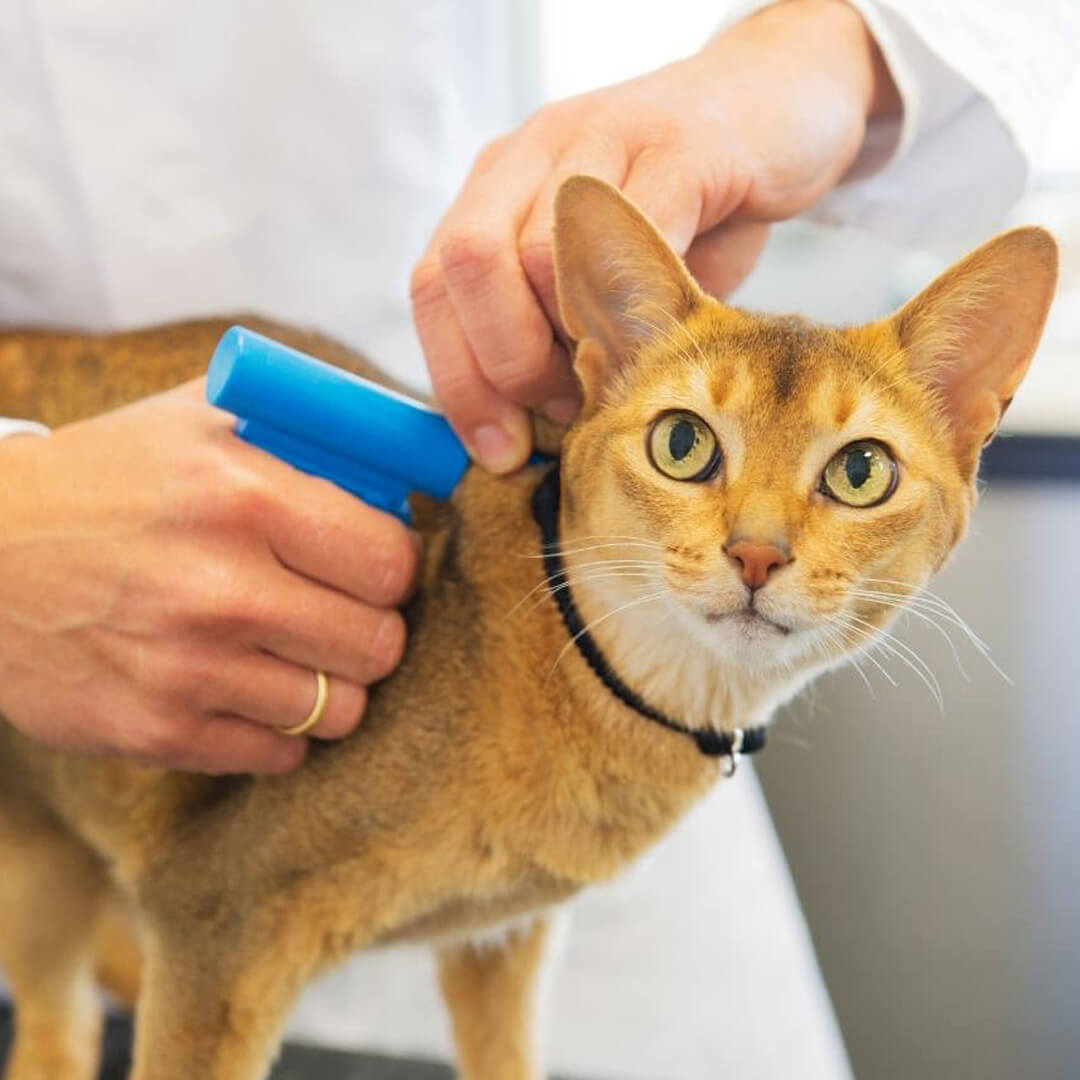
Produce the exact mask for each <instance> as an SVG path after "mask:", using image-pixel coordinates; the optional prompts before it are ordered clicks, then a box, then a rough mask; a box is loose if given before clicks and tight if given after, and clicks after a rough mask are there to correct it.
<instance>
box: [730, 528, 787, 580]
mask: <svg viewBox="0 0 1080 1080" xmlns="http://www.w3.org/2000/svg"><path fill="white" fill-rule="evenodd" d="M724 551H725V552H726V553H727V556H728V558H729V559H731V560H732V562H736V563H738V564H739V572H740V576H741V577H742V579H743V581H744V582H745V583H746V584H747V585H749V586H750V588H751V589H760V588H761V586H762V585H764V584H765V582H766V581H768V580H769V575H770V574H771V573H772V572H773V571H774V570H779V569H780V567H781V566H786V565H787V564H788V563H789V562H791V554H790V553H789V552H788V550H787V548H784V547H780V546H778V545H777V544H759V543H757V541H755V540H736V541H735V543H733V544H726V545H725V546H724Z"/></svg>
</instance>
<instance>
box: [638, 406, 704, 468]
mask: <svg viewBox="0 0 1080 1080" xmlns="http://www.w3.org/2000/svg"><path fill="white" fill-rule="evenodd" d="M646 446H647V448H648V451H649V460H650V461H651V462H652V463H653V465H654V466H655V468H657V469H658V470H659V471H660V472H662V473H663V474H664V475H665V476H670V477H671V479H672V480H708V478H709V477H710V476H712V474H713V473H714V472H715V471H716V466H717V465H718V464H719V463H720V444H719V443H718V442H717V440H716V436H715V435H714V434H713V432H712V428H710V427H709V425H708V424H706V423H705V421H704V420H702V419H701V417H700V416H698V415H696V414H695V413H692V412H684V411H682V410H679V411H677V412H666V413H661V414H660V415H659V416H658V417H657V418H656V419H655V420H654V421H653V424H652V427H651V428H650V429H649V434H648V438H647V439H646Z"/></svg>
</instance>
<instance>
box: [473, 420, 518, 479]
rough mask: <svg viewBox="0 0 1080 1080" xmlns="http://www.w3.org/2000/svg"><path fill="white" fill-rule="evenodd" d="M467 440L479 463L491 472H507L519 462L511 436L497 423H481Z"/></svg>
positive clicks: (516, 448)
mask: <svg viewBox="0 0 1080 1080" xmlns="http://www.w3.org/2000/svg"><path fill="white" fill-rule="evenodd" d="M469 442H470V445H471V446H472V449H473V453H474V454H475V456H476V457H477V458H479V460H480V463H481V464H482V465H484V466H485V467H486V468H488V469H490V470H491V471H492V472H497V473H501V472H509V471H510V470H511V469H514V468H516V467H517V466H518V465H519V464H520V463H521V454H520V453H519V452H518V447H517V443H516V442H515V441H514V438H513V436H512V435H511V434H510V433H509V432H508V431H507V430H506V429H505V428H502V427H500V426H499V425H498V424H481V425H480V426H479V427H478V428H476V429H474V431H473V433H472V438H471V439H470V440H469Z"/></svg>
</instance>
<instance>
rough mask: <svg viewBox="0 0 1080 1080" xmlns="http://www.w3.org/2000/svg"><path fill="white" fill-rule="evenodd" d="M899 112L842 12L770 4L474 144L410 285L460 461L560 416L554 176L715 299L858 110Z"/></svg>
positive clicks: (495, 454)
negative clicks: (617, 194) (539, 414)
mask: <svg viewBox="0 0 1080 1080" xmlns="http://www.w3.org/2000/svg"><path fill="white" fill-rule="evenodd" d="M898 109H899V99H898V96H897V93H896V88H895V86H894V85H893V84H892V80H891V78H890V76H889V75H888V72H887V70H886V69H885V65H884V62H883V61H882V59H881V55H880V52H879V50H878V49H877V46H876V45H875V43H874V42H873V39H872V38H871V37H870V35H869V33H868V32H867V30H866V27H865V25H864V23H863V22H862V19H861V17H860V16H859V14H858V13H857V12H856V11H855V10H854V8H852V7H850V6H849V5H848V4H847V3H844V2H843V0H787V2H784V3H780V4H776V5H774V6H772V7H769V8H766V9H765V10H763V11H761V12H759V13H758V14H757V15H755V16H753V17H751V18H749V19H747V20H746V21H744V22H742V23H739V24H738V25H736V26H734V27H732V28H731V29H730V30H728V31H727V32H726V33H724V34H721V35H719V36H718V37H716V38H714V39H713V40H712V41H710V42H709V44H708V45H706V46H705V48H704V49H702V50H701V52H700V53H698V54H696V55H695V56H692V57H689V58H688V59H686V60H682V61H679V62H677V63H674V64H670V65H668V66H667V67H664V68H661V69H660V70H659V71H655V72H652V73H651V74H648V75H645V76H643V77H641V78H638V79H634V80H632V81H630V82H626V83H622V84H619V85H617V86H612V87H608V88H606V89H603V90H598V91H596V92H594V93H590V94H585V95H582V96H581V97H577V98H572V99H570V100H568V101H562V102H558V103H556V104H553V105H549V106H546V107H545V108H543V109H541V110H540V111H539V112H537V113H536V114H535V115H534V116H533V117H532V118H531V119H530V120H529V121H528V122H527V123H526V124H525V125H524V126H523V127H522V128H521V129H520V130H518V131H516V132H514V133H513V134H510V135H508V136H504V137H502V138H500V139H497V140H496V141H495V142H493V143H492V144H491V145H490V146H488V147H487V148H486V149H485V150H484V151H483V152H482V153H481V154H480V156H479V157H478V158H477V161H476V164H475V165H474V167H473V170H472V172H471V174H470V176H469V178H468V180H467V181H466V184H465V186H464V188H463V190H462V191H461V193H460V195H459V196H458V198H457V200H456V201H455V202H454V204H453V206H451V208H450V210H449V212H448V213H447V214H446V216H445V218H444V219H443V221H442V223H441V224H440V225H439V227H438V229H437V230H436V232H435V235H434V237H433V238H432V240H431V243H430V245H429V246H428V249H427V251H426V252H425V253H424V255H423V257H422V258H421V259H420V261H419V263H418V264H417V266H416V268H415V270H414V272H413V277H412V300H413V314H414V318H415V321H416V326H417V330H418V332H419V335H420V340H421V342H422V344H423V347H424V353H425V356H426V358H427V364H428V368H429V370H430V372H431V378H432V382H433V385H434V388H435V393H436V396H437V397H438V399H439V401H440V403H441V404H442V406H443V408H444V409H445V410H446V413H447V416H448V418H449V420H450V422H451V423H452V424H453V426H454V428H455V429H456V430H457V432H458V434H459V435H461V436H462V438H463V439H464V440H465V442H466V444H467V445H468V447H469V449H470V451H471V453H472V454H473V456H474V457H476V458H477V459H478V460H480V461H481V463H482V464H484V465H486V466H487V467H488V468H489V469H491V470H492V471H494V472H506V471H510V470H512V469H515V468H517V467H519V466H520V465H521V464H523V463H524V461H525V459H526V458H527V456H528V454H529V450H530V442H531V432H530V425H529V422H528V414H527V412H526V408H525V407H532V408H538V409H541V410H542V411H543V412H545V413H546V414H547V415H548V416H549V417H550V418H551V419H552V420H555V421H556V422H566V421H568V420H570V419H571V418H572V417H573V415H574V413H575V412H576V410H577V405H578V397H577V394H578V391H577V385H576V382H575V380H574V377H573V375H572V372H571V368H570V359H569V356H568V353H567V350H566V348H565V347H564V345H563V343H562V341H561V340H560V338H561V335H562V328H561V326H560V324H559V321H558V313H557V306H556V301H555V290H554V276H553V269H552V246H551V245H552V241H551V227H552V218H553V210H554V196H555V192H556V190H557V189H558V186H559V184H560V183H562V181H563V180H565V179H566V178H567V177H568V176H571V175H573V174H575V173H589V174H592V175H593V176H598V177H600V178H601V179H604V180H607V181H608V182H610V183H612V184H614V185H616V186H617V187H620V188H621V189H622V190H623V191H624V192H625V193H626V195H627V196H628V197H629V198H630V199H631V200H632V201H634V202H635V203H636V204H637V205H638V206H639V207H640V208H641V209H642V210H643V211H644V212H645V213H646V214H647V215H648V216H649V217H650V218H652V220H653V221H654V222H656V224H657V225H658V226H659V228H660V230H661V231H662V232H663V233H664V235H665V236H666V237H667V239H668V240H669V242H670V243H671V244H672V246H673V247H674V248H675V249H676V250H677V251H679V252H680V253H685V255H686V259H687V264H688V266H689V268H690V270H691V272H692V273H693V274H694V275H695V276H696V277H697V278H698V280H699V281H700V282H701V284H702V285H703V287H704V288H705V289H707V290H708V291H710V292H712V293H714V294H716V295H718V296H724V295H726V294H727V293H728V292H730V291H731V290H732V289H733V288H734V287H735V286H736V285H737V284H738V283H739V282H740V281H741V280H742V279H743V278H744V277H745V276H746V274H748V273H749V271H750V269H751V268H752V267H753V265H754V263H755V261H756V260H757V257H758V255H759V253H760V251H761V248H762V247H763V245H764V242H765V239H766V234H767V229H768V222H770V221H776V220H779V219H783V218H788V217H791V216H793V215H795V214H798V213H799V212H801V211H802V210H805V209H806V208H807V207H809V206H810V205H811V204H812V203H814V202H815V201H816V200H817V199H819V198H820V197H821V196H822V195H824V194H825V193H826V192H827V191H829V190H830V189H831V188H832V187H834V186H835V185H836V184H837V182H838V181H839V180H840V179H841V177H842V176H843V175H844V173H845V171H846V170H847V168H848V167H849V166H850V164H851V163H852V161H853V160H854V158H855V156H856V154H857V153H858V151H859V148H860V146H861V145H862V142H863V137H864V134H865V128H866V121H867V118H868V117H869V116H872V115H878V114H884V113H888V112H895V111H898Z"/></svg>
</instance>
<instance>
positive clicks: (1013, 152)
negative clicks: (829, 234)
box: [737, 0, 1080, 244]
mask: <svg viewBox="0 0 1080 1080" xmlns="http://www.w3.org/2000/svg"><path fill="white" fill-rule="evenodd" d="M848 2H849V3H850V4H851V6H852V7H854V8H856V9H857V10H858V11H859V13H860V14H861V15H862V16H863V19H864V20H865V22H866V24H867V27H868V28H869V30H870V32H871V34H873V36H874V38H875V39H876V41H877V43H878V45H879V47H880V48H881V51H882V55H883V57H884V60H885V63H886V65H887V66H888V68H889V71H890V72H891V74H892V77H893V80H894V81H895V83H896V86H897V89H898V91H899V93H900V98H901V101H902V115H901V117H900V118H899V119H885V120H874V121H871V123H870V125H869V126H868V129H867V134H866V140H865V142H864V144H863V148H862V150H861V152H860V153H859V155H858V157H857V158H856V160H855V162H854V164H853V165H852V167H851V169H850V170H849V172H848V174H847V175H846V177H845V178H844V180H843V181H842V182H841V184H840V185H839V186H838V187H837V188H836V189H834V190H833V191H832V192H830V193H829V194H828V195H826V196H825V197H824V198H823V199H822V200H821V201H820V202H819V203H817V204H816V205H815V206H814V207H813V208H812V209H811V210H810V211H809V213H808V215H807V216H809V217H811V218H816V219H817V220H822V221H828V222H832V223H837V224H849V225H858V226H862V227H864V228H868V229H871V230H873V231H874V232H878V233H880V234H883V235H885V236H888V237H890V238H892V239H896V240H900V241H902V242H904V243H905V244H922V243H925V244H930V243H932V242H933V241H936V240H943V239H970V238H972V237H973V236H976V235H978V234H985V233H987V232H989V231H992V230H993V229H995V228H996V227H998V225H999V223H1000V221H1001V218H1002V217H1003V215H1004V214H1005V213H1006V212H1007V211H1008V210H1009V209H1010V208H1011V207H1012V206H1013V204H1014V203H1015V202H1016V201H1017V200H1018V199H1019V198H1020V196H1021V195H1022V194H1023V193H1024V190H1025V188H1026V186H1027V181H1028V176H1029V174H1030V170H1031V165H1032V161H1033V159H1034V157H1035V155H1036V153H1037V151H1038V149H1039V147H1040V145H1041V143H1042V141H1043V138H1044V137H1045V134H1046V130H1047V128H1048V127H1049V125H1050V123H1051V121H1052V119H1053V116H1054V112H1055V106H1056V103H1057V101H1058V100H1059V99H1060V97H1061V95H1062V94H1063V92H1064V90H1065V89H1066V87H1067V86H1068V84H1069V80H1070V78H1071V77H1072V75H1073V72H1074V70H1075V68H1076V65H1075V63H1074V62H1072V61H1071V58H1073V57H1075V56H1076V55H1077V53H1078V52H1080V5H1078V4H1077V3H1076V2H1075V0H1027V2H1025V3H1018V2H1017V0H848ZM765 6H766V5H765V4H764V3H745V4H741V5H740V6H739V8H738V11H737V16H738V17H745V16H747V15H749V14H750V13H751V12H753V11H755V10H758V9H760V8H762V7H765Z"/></svg>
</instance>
